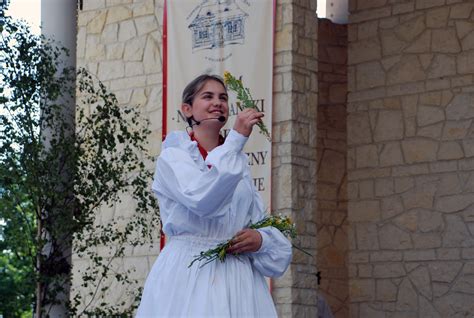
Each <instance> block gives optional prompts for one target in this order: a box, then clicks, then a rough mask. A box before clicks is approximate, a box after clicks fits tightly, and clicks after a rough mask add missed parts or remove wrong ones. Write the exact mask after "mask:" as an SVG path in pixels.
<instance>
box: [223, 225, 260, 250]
mask: <svg viewBox="0 0 474 318" xmlns="http://www.w3.org/2000/svg"><path fill="white" fill-rule="evenodd" d="M261 245H262V236H261V234H260V232H258V231H257V230H253V229H245V230H242V231H239V232H238V233H237V234H236V235H235V237H234V238H233V239H232V241H231V246H230V247H229V249H228V250H227V252H228V253H234V254H240V253H245V252H256V251H258V250H259V249H260V246H261Z"/></svg>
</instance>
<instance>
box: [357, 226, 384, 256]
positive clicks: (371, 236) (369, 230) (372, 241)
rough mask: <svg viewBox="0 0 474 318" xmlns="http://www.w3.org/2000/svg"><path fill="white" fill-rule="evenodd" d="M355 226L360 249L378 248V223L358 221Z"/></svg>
mask: <svg viewBox="0 0 474 318" xmlns="http://www.w3.org/2000/svg"><path fill="white" fill-rule="evenodd" d="M355 226H356V237H357V248H358V250H377V249H378V248H379V244H378V240H377V227H376V225H375V224H371V223H357V224H356V225H355Z"/></svg>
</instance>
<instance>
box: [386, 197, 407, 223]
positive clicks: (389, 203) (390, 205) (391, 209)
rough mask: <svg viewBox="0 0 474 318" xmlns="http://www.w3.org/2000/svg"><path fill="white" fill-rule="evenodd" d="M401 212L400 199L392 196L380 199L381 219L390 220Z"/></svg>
mask: <svg viewBox="0 0 474 318" xmlns="http://www.w3.org/2000/svg"><path fill="white" fill-rule="evenodd" d="M402 212H403V205H402V201H401V199H400V197H398V196H393V197H388V198H384V199H382V219H384V220H386V219H389V218H392V217H393V216H395V215H398V214H400V213H402Z"/></svg>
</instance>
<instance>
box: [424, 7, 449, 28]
mask: <svg viewBox="0 0 474 318" xmlns="http://www.w3.org/2000/svg"><path fill="white" fill-rule="evenodd" d="M449 9H450V8H449V7H441V8H436V9H432V10H429V11H428V12H427V14H426V26H427V27H428V28H443V27H446V25H447V23H448V16H449V11H450V10H449Z"/></svg>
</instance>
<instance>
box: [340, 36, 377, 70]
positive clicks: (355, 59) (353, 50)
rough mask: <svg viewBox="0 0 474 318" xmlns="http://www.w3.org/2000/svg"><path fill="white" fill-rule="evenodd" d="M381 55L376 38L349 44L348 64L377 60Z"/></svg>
mask: <svg viewBox="0 0 474 318" xmlns="http://www.w3.org/2000/svg"><path fill="white" fill-rule="evenodd" d="M381 57H382V48H381V46H380V43H379V41H378V40H377V39H376V38H372V39H367V40H362V41H357V42H353V43H350V44H349V60H348V63H349V65H354V64H359V63H363V62H369V61H374V60H379V59H380V58H381Z"/></svg>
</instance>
